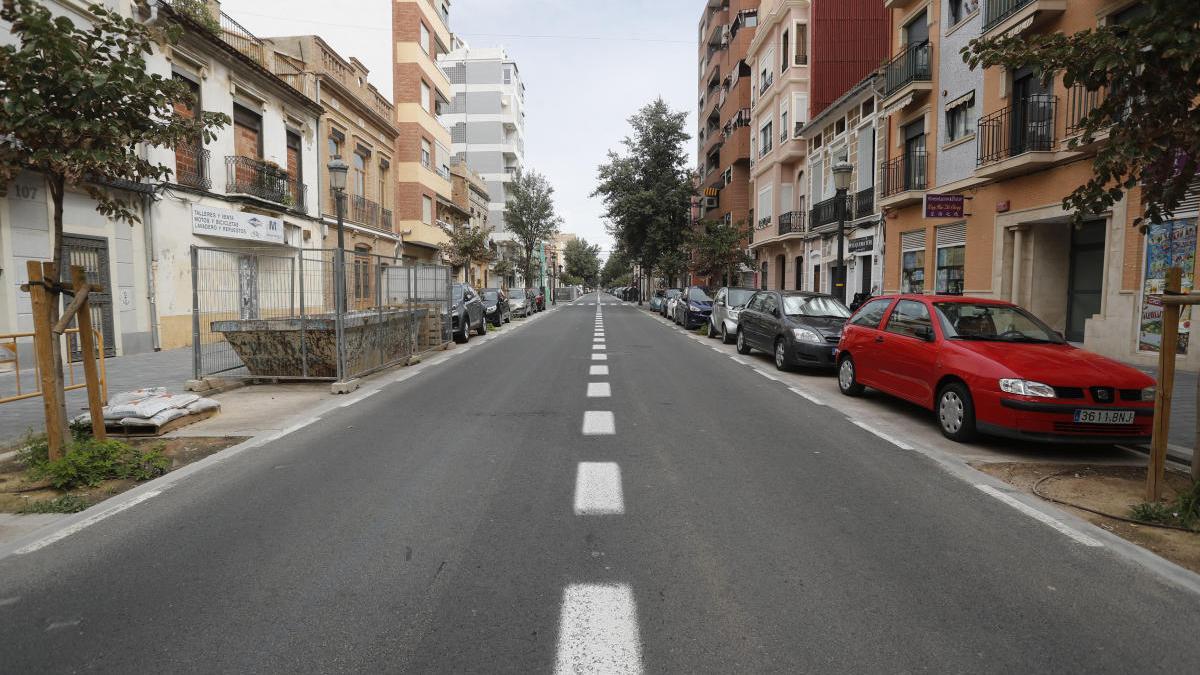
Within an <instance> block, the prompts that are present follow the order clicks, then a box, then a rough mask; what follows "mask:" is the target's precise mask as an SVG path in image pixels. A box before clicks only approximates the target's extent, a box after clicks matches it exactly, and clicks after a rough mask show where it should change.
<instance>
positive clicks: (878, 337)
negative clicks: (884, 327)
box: [875, 335, 883, 342]
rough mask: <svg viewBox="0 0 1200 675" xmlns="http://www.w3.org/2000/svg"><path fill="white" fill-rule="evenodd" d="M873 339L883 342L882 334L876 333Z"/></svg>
mask: <svg viewBox="0 0 1200 675" xmlns="http://www.w3.org/2000/svg"><path fill="white" fill-rule="evenodd" d="M875 341H876V342H883V336H882V335H876V336H875Z"/></svg>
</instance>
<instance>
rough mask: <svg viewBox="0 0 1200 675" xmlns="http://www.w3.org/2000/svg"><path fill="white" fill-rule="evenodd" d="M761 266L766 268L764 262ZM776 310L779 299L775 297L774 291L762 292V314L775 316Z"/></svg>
mask: <svg viewBox="0 0 1200 675" xmlns="http://www.w3.org/2000/svg"><path fill="white" fill-rule="evenodd" d="M763 268H764V269H765V268H766V264H765V263H764V265H763ZM778 310H779V299H778V298H776V297H775V294H774V293H763V301H762V312H763V313H764V314H770V315H771V316H775V312H776V311H778Z"/></svg>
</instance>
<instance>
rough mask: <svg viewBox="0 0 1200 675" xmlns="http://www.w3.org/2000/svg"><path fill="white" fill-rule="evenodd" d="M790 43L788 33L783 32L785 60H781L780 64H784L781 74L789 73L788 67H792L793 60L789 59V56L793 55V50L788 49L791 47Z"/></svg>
mask: <svg viewBox="0 0 1200 675" xmlns="http://www.w3.org/2000/svg"><path fill="white" fill-rule="evenodd" d="M788 42H789V40H788V32H787V31H786V30H785V31H783V58H781V59H779V62H780V63H781V64H782V65H781V67H780V68H779V72H781V73H783V72H787V69H788V66H789V65H791V62H792V60H791V59H790V58H788V55H789V54H791V53H792V52H791V50H790V49H788V47H790V46H791V45H789V44H788Z"/></svg>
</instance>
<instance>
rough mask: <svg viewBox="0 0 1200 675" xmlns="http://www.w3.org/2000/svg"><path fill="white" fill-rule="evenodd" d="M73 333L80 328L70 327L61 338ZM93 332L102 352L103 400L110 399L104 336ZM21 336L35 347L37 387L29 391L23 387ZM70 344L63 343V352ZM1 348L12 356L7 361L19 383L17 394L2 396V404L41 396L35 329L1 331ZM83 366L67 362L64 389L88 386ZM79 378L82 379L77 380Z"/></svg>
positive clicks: (69, 389) (34, 371) (34, 375)
mask: <svg viewBox="0 0 1200 675" xmlns="http://www.w3.org/2000/svg"><path fill="white" fill-rule="evenodd" d="M72 334H75V335H78V334H79V329H78V328H68V329H67V330H66V331H65V332H64V333H63V335H62V336H61V337H60V338H59V339H61V340H63V341H64V342H66V341H67V336H68V335H72ZM92 334H93V335H94V336H95V337H96V350H97V351H98V352H99V353H100V359H99V360H100V392H101V396H102V397H103V400H104V401H108V376H107V374H106V372H105V370H104V336H103V335H101V334H100V331H98V330H93V331H92ZM21 338H29V340H30V342H29V347H30V348H31V349H33V364H34V366H33V381H34V387H35V390H34V391H28V392H26V391H23V387H22V385H21V350H20V349H19V348H18V340H20V339H21ZM69 345H70V343H69V342H66V344H64V345H63V348H62V353H63V354H66V353H67V350H68V347H69ZM0 350H3V352H7V353H8V354H9V355H10V356H11V357H12V358H11V359H8V360H7V361H8V362H9V363H12V364H13V373H14V376H15V380H16V385H17V386H16V389H17V392H16V393H15V394H13V395H11V396H0V404H2V403H12V402H13V401H23V400H25V399H27V398H37V397H38V396H41V395H42V390H41V387H40V386H39V383H40V382H41V378H40V377H39V375H40V373H39V371H38V367H37V362H38V359H37V344H36V343H35V342H33V331H30V332H28V333H0ZM77 365H78V366H79V367H80V375H79V377H78V378H76V376H75V367H76V366H77ZM82 367H83V362H82V361H79V362H68V363H67V364H66V372H65V373H64V376H65V377H66V378H67V385H66V386H64V387H63V390H64V391H74V390H76V389H84V388H86V387H87V382H86V381H82V380H83V374H82ZM77 379H78V380H80V381H76V380H77Z"/></svg>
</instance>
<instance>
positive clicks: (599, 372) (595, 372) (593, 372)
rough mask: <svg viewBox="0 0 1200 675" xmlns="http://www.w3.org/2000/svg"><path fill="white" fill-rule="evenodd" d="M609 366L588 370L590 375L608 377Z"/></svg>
mask: <svg viewBox="0 0 1200 675" xmlns="http://www.w3.org/2000/svg"><path fill="white" fill-rule="evenodd" d="M607 374H608V366H592V367H591V368H590V369H589V370H588V375H607Z"/></svg>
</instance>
